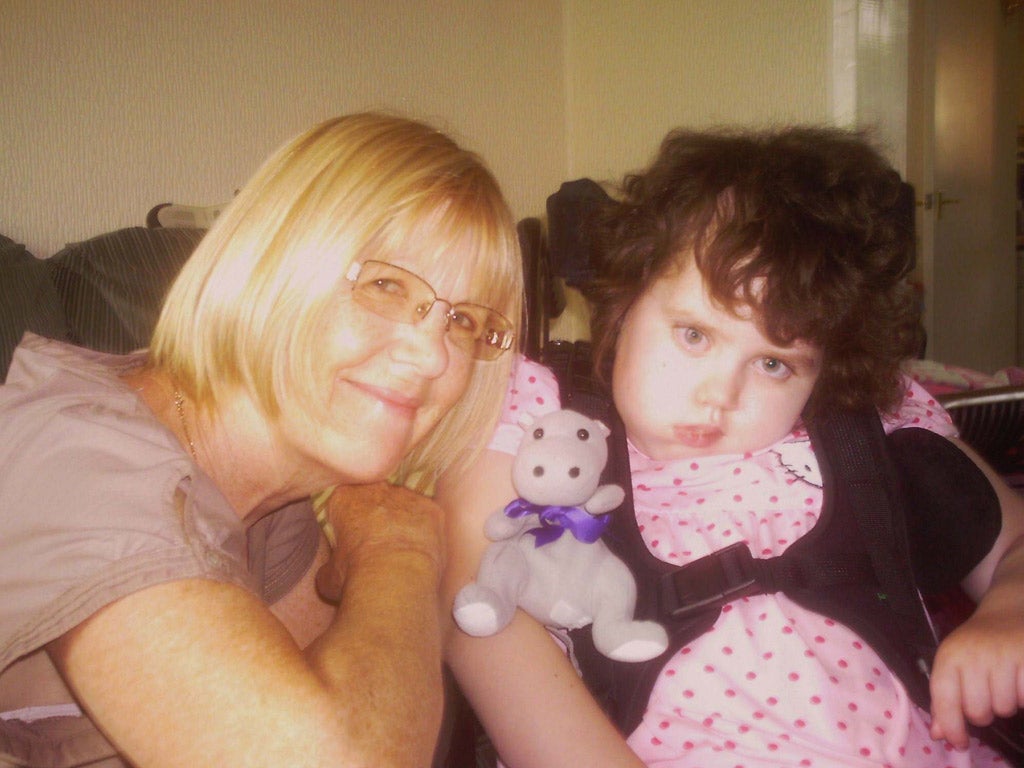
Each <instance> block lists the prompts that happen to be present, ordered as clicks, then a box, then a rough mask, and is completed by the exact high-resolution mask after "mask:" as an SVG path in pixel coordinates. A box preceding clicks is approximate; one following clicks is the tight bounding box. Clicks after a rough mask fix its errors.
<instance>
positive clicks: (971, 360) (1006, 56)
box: [908, 0, 1020, 372]
mask: <svg viewBox="0 0 1024 768" xmlns="http://www.w3.org/2000/svg"><path fill="white" fill-rule="evenodd" d="M917 10H918V13H916V14H915V16H914V17H913V20H912V24H913V23H916V24H917V28H916V33H915V35H916V37H915V39H916V40H917V44H916V45H912V47H911V50H912V52H916V55H914V54H912V56H913V58H914V59H916V61H914V63H913V64H912V68H913V67H917V69H916V71H915V74H914V75H912V81H914V80H916V87H919V88H923V89H925V92H924V93H923V94H917V96H918V102H917V103H918V106H919V108H920V109H921V110H922V113H921V114H922V119H921V121H920V123H919V124H918V131H917V136H916V140H915V136H914V131H913V125H914V123H913V121H911V142H910V147H911V149H910V150H909V151H910V152H911V153H913V152H914V151H915V149H914V147H915V146H919V147H920V151H921V154H920V156H919V157H918V158H914V160H917V161H919V162H910V163H908V177H909V179H910V181H911V183H913V184H914V186H915V187H916V189H917V193H918V200H919V207H918V222H917V223H918V233H919V238H920V246H921V248H920V258H921V277H922V283H923V287H924V302H925V304H924V307H925V325H926V330H927V332H928V348H927V351H926V354H927V356H928V357H930V358H932V359H935V360H940V361H942V362H947V363H953V364H957V365H963V366H967V367H970V368H976V369H979V370H982V371H989V372H991V371H994V370H996V369H998V368H1002V367H1005V366H1007V365H1011V364H1014V363H1015V362H1016V346H1017V288H1016V279H1017V278H1016V273H1017V269H1016V253H1015V227H1016V201H1015V200H1016V192H1015V176H1016V149H1015V143H1016V122H1017V120H1016V115H1017V94H1018V87H1017V80H1018V78H1019V77H1020V72H1019V68H1018V66H1017V59H1016V50H1017V34H1016V29H1017V26H1016V25H1017V24H1018V23H1019V19H1018V18H1016V17H1009V18H1007V17H1006V16H1004V13H1003V9H1002V3H1001V2H1000V0H924V2H922V3H920V4H919V5H918V9H917ZM911 98H912V100H913V98H914V97H913V96H912V97H911Z"/></svg>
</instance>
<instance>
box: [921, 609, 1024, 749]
mask: <svg viewBox="0 0 1024 768" xmlns="http://www.w3.org/2000/svg"><path fill="white" fill-rule="evenodd" d="M931 693H932V725H931V735H932V738H935V739H945V740H946V741H948V742H949V743H951V744H952V745H953V746H955V747H958V748H960V749H963V748H965V747H967V744H968V733H967V723H968V722H969V723H972V724H974V725H979V726H985V725H989V724H990V723H991V722H992V720H993V719H994V718H995V717H1009V716H1010V715H1012V714H1014V712H1016V711H1017V710H1018V709H1019V708H1021V707H1024V613H1022V612H1021V611H1019V610H1016V611H1007V610H996V609H994V608H991V607H989V606H984V605H983V606H981V607H979V609H978V610H977V611H976V612H975V614H974V615H973V616H971V618H969V619H968V620H967V621H965V622H964V623H963V624H962V625H961V626H959V627H958V628H957V629H956V630H955V631H954V632H952V633H951V634H950V635H949V637H947V638H946V639H945V640H944V641H943V642H942V643H941V644H940V645H939V650H938V653H937V654H936V657H935V665H934V670H933V672H932V678H931Z"/></svg>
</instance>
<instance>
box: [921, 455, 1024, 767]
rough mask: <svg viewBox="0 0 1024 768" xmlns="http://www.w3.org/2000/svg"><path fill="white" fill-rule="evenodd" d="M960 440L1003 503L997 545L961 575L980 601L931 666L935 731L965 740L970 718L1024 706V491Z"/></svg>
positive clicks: (976, 720)
mask: <svg viewBox="0 0 1024 768" xmlns="http://www.w3.org/2000/svg"><path fill="white" fill-rule="evenodd" d="M955 442H957V445H958V446H959V447H960V448H961V449H962V450H963V451H964V452H965V453H966V454H967V455H968V456H970V457H971V458H972V459H973V460H974V462H975V463H976V464H977V465H978V466H979V467H980V468H981V470H982V471H983V472H984V473H985V475H986V476H987V477H988V478H989V481H990V482H991V483H992V486H993V488H995V490H996V494H997V496H998V497H999V502H1000V505H1001V508H1002V529H1001V530H1000V532H999V536H998V537H997V539H996V542H995V544H994V545H993V547H992V550H991V551H990V552H989V554H988V555H987V556H986V557H985V559H984V560H982V561H981V562H980V563H979V564H978V565H977V566H976V567H975V568H974V570H973V571H971V573H970V574H968V576H967V578H966V579H965V580H964V582H963V587H964V589H965V591H966V592H967V593H968V595H970V596H971V597H972V598H973V599H975V600H977V601H979V602H978V607H977V609H976V610H975V612H974V614H973V615H972V616H971V617H970V618H969V619H968V620H967V621H965V622H964V623H963V624H962V625H961V626H959V627H958V628H957V629H956V630H955V631H954V632H952V633H950V635H949V637H947V638H946V639H945V640H944V641H943V642H942V644H941V645H940V646H939V651H938V654H937V655H936V657H935V665H934V670H933V672H932V679H931V691H932V718H933V722H932V736H933V737H935V738H937V739H946V740H947V741H949V742H950V743H952V744H953V745H955V746H957V747H965V746H966V745H967V738H968V737H967V725H966V723H967V722H970V723H973V724H975V725H988V724H989V723H990V722H991V721H992V719H993V717H995V716H997V715H998V716H1002V717H1006V716H1009V715H1012V714H1013V713H1014V712H1015V711H1017V710H1018V709H1019V708H1021V707H1024V496H1021V495H1020V494H1018V493H1017V492H1016V491H1014V490H1013V489H1012V488H1010V487H1009V486H1008V485H1007V484H1006V482H1005V481H1004V480H1003V479H1002V478H1001V477H999V476H998V475H997V474H996V473H995V471H994V470H992V469H991V468H990V467H989V466H988V465H986V464H985V462H984V461H983V460H982V459H981V458H980V457H979V456H978V455H977V454H976V453H975V452H974V451H973V450H971V449H970V448H968V447H967V446H965V445H964V444H963V443H961V442H959V441H955Z"/></svg>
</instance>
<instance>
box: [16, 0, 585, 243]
mask: <svg viewBox="0 0 1024 768" xmlns="http://www.w3.org/2000/svg"><path fill="white" fill-rule="evenodd" d="M561 15H562V10H561V3H560V2H558V0H516V2H513V3H506V2H499V1H498V0H495V1H494V2H491V1H489V0H488V1H486V2H480V1H479V0H430V1H426V0H389V1H388V2H379V3H378V2H367V1H365V0H323V1H318V0H274V1H273V2H270V1H268V0H217V2H213V3H210V2H206V0H170V1H169V2H160V3H156V2H149V1H148V0H74V1H72V0H0V73H2V77H0V126H2V131H0V180H2V183H0V232H2V233H5V234H7V235H9V236H11V237H14V238H15V239H18V240H21V241H23V242H25V243H26V244H27V245H28V246H29V249H30V250H32V251H33V252H34V253H35V254H36V255H37V256H48V255H50V254H52V253H53V252H54V251H55V250H57V249H58V248H59V247H60V246H61V245H63V243H65V242H68V241H74V240H79V239H82V238H85V237H90V236H92V235H95V234H99V233H100V232H103V231H106V230H109V229H112V228H114V227H117V226H125V225H137V224H141V223H143V221H144V219H145V215H146V212H147V211H148V210H149V208H150V207H151V206H153V205H154V204H156V203H159V202H168V201H174V202H180V203H190V204H203V205H206V204H214V203H218V202H221V201H222V200H224V199H225V198H226V197H229V196H230V195H231V194H232V192H233V191H234V190H235V189H237V188H238V187H239V186H240V185H242V184H243V183H244V182H245V180H246V179H247V178H248V177H249V175H250V174H251V173H252V172H253V171H254V170H255V168H256V167H257V165H258V164H259V162H260V161H261V160H262V159H263V158H264V157H265V156H266V155H267V154H268V153H269V152H270V151H271V150H272V149H273V148H275V147H276V146H278V145H279V144H280V143H281V142H282V141H284V140H285V139H286V138H288V137H289V136H291V135H292V134H294V133H297V132H298V131H300V130H302V129H304V128H306V127H308V126H309V125H311V124H312V123H313V122H315V121H317V120H319V119H322V118H324V117H327V116H329V115H332V114H338V113H342V112H348V111H354V110H359V109H367V108H389V109H396V110H400V111H403V112H405V113H408V114H412V115H416V116H421V117H425V118H428V119H430V120H432V121H434V122H435V123H437V124H439V125H440V126H441V127H443V128H446V129H447V130H449V131H451V132H452V133H453V134H455V135H456V137H457V138H460V139H461V140H462V141H463V143H464V144H465V145H467V146H469V147H471V148H473V149H475V150H477V151H479V152H481V154H483V155H484V156H485V157H486V159H487V160H488V162H489V163H490V165H491V167H492V168H493V169H494V171H495V173H496V174H497V176H498V177H499V180H500V181H501V182H502V184H503V186H504V188H505V191H506V194H507V195H508V197H509V199H510V202H511V203H512V205H513V208H514V209H515V210H516V213H517V215H520V216H521V215H527V214H529V213H534V212H537V211H539V210H543V203H544V199H545V197H546V196H547V194H548V193H549V192H550V191H551V190H552V189H553V188H556V187H557V184H558V183H559V182H560V180H561V179H562V178H563V176H564V172H565V163H564V158H565V146H564V114H563V109H564V107H563V104H564V99H563V83H562V27H561Z"/></svg>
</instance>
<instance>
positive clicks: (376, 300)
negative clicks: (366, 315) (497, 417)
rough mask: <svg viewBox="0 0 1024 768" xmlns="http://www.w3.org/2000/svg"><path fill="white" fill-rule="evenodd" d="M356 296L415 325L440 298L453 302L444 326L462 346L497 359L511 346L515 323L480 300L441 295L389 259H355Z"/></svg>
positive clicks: (352, 275) (376, 311)
mask: <svg viewBox="0 0 1024 768" xmlns="http://www.w3.org/2000/svg"><path fill="white" fill-rule="evenodd" d="M345 277H346V278H347V279H348V280H349V282H351V283H352V298H353V299H355V301H356V303H357V304H358V305H359V306H361V307H362V308H363V309H368V310H369V311H370V312H373V313H374V314H375V315H379V316H380V317H384V318H387V319H388V320H394V321H396V322H399V323H408V324H410V325H415V324H416V323H418V322H419V321H420V320H422V319H423V318H424V317H426V316H427V314H428V313H429V312H430V310H431V309H432V308H433V306H434V304H436V303H437V302H439V301H441V302H444V303H445V304H447V305H448V311H447V312H445V330H446V331H448V333H449V334H451V340H452V342H454V343H455V345H456V346H458V347H459V348H460V349H462V350H464V351H465V352H466V353H467V354H469V355H471V356H472V357H474V358H476V359H477V360H495V359H497V358H498V357H500V356H501V353H502V352H504V351H505V350H506V349H510V348H511V347H512V340H513V339H514V338H515V334H514V333H513V332H512V323H510V322H509V321H508V319H506V318H505V317H504V316H503V315H502V314H501V313H499V312H495V311H494V310H493V309H490V308H489V307H482V306H480V305H479V304H470V303H468V302H460V303H458V304H452V303H451V302H450V301H448V300H447V299H439V298H438V297H437V294H436V293H435V292H434V289H433V288H431V287H430V284H429V283H427V282H426V281H425V280H424V279H423V278H422V277H420V276H419V275H415V274H413V273H412V272H410V271H409V270H407V269H402V267H396V266H395V265H394V264H388V263H387V262H384V261H372V260H371V261H364V262H361V263H360V262H354V263H353V264H352V266H351V267H349V270H348V274H347V275H346V276H345Z"/></svg>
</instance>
